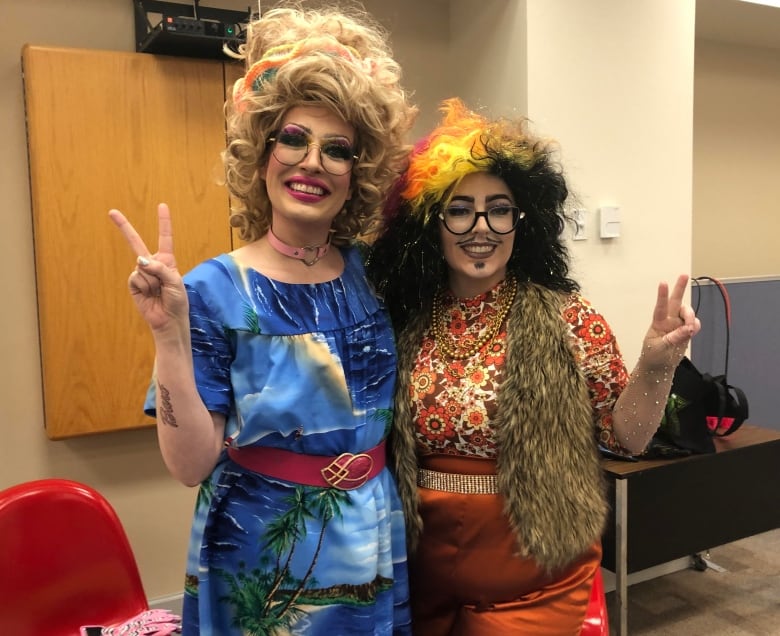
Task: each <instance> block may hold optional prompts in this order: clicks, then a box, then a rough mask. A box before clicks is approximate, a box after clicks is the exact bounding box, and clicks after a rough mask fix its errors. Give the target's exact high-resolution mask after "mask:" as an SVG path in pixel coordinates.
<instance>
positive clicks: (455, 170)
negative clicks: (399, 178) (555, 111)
mask: <svg viewBox="0 0 780 636" xmlns="http://www.w3.org/2000/svg"><path fill="white" fill-rule="evenodd" d="M440 110H441V112H442V113H443V114H444V117H443V118H442V121H441V124H440V125H439V126H438V127H437V128H435V129H434V130H433V132H431V134H430V135H428V137H427V138H425V139H424V140H423V141H421V142H420V144H419V145H418V148H416V149H415V151H414V152H413V153H412V156H411V158H410V161H409V167H408V169H407V171H406V181H405V187H404V190H403V191H402V193H401V196H402V197H403V198H404V199H406V200H407V201H409V203H410V204H411V208H412V210H414V211H415V213H417V214H420V213H422V214H424V215H426V216H427V215H428V214H430V212H431V210H430V207H431V205H432V204H433V203H435V202H438V201H441V200H442V199H444V197H445V196H446V193H447V190H448V189H449V188H450V187H451V186H452V185H453V184H455V183H457V182H459V181H460V180H461V179H462V178H463V177H465V176H466V175H468V174H472V173H474V172H484V171H487V170H489V169H490V168H491V166H492V165H493V164H494V162H495V159H496V158H497V157H502V158H505V159H507V160H508V161H509V162H511V163H514V164H516V165H520V166H524V167H530V166H531V165H533V163H534V162H535V158H536V154H537V153H536V152H535V151H534V147H533V144H530V145H529V143H528V141H529V139H528V137H527V135H526V134H525V132H524V131H523V130H522V127H519V126H518V124H517V123H514V122H511V121H508V120H503V119H498V120H495V121H489V120H488V119H486V118H485V117H483V116H481V115H479V114H477V113H475V112H473V111H471V110H469V109H468V108H467V107H466V105H465V104H464V103H463V102H462V101H461V100H460V99H458V98H457V97H453V98H451V99H447V100H444V101H443V102H442V105H441V108H440ZM486 146H487V147H489V148H490V152H488V151H487V150H486ZM426 222H427V219H426Z"/></svg>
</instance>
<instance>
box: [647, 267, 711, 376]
mask: <svg viewBox="0 0 780 636" xmlns="http://www.w3.org/2000/svg"><path fill="white" fill-rule="evenodd" d="M687 285H688V276H685V275H681V276H679V277H678V278H677V282H676V283H675V285H674V288H673V289H672V293H671V294H669V286H668V285H667V284H666V283H661V284H660V285H658V297H657V299H656V304H655V309H654V310H653V321H652V323H651V325H650V328H649V329H648V330H647V335H646V336H645V342H644V347H643V354H644V357H645V362H646V363H647V364H648V365H650V366H651V367H665V366H667V365H669V364H672V365H677V363H678V362H679V361H680V359H681V358H682V356H683V353H684V351H685V349H686V347H687V346H688V343H689V342H690V341H691V338H693V336H695V335H696V334H697V333H698V332H699V330H700V329H701V323H700V322H699V319H698V318H697V317H696V314H695V313H694V311H693V309H692V308H691V307H690V306H688V305H685V304H683V296H684V294H685V288H686V287H687Z"/></svg>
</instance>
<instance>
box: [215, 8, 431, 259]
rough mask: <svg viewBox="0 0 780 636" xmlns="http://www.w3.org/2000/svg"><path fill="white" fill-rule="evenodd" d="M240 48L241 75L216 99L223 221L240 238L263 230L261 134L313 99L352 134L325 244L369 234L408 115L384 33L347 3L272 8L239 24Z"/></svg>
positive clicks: (393, 174)
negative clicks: (339, 209) (347, 175)
mask: <svg viewBox="0 0 780 636" xmlns="http://www.w3.org/2000/svg"><path fill="white" fill-rule="evenodd" d="M334 50H335V51H340V52H342V53H343V54H336V53H334ZM280 52H281V54H280ZM242 54H243V55H244V58H245V65H246V75H245V76H244V77H242V78H241V79H239V80H238V81H237V82H236V83H235V85H234V86H233V94H232V96H231V97H230V98H229V99H228V100H227V102H226V105H225V111H226V112H225V114H226V121H227V137H228V145H227V148H226V150H225V151H224V152H223V160H224V165H225V179H226V183H227V186H228V189H229V191H230V194H231V195H232V198H233V204H232V209H231V217H230V224H231V225H232V226H233V227H235V228H237V229H238V232H239V236H240V237H241V239H242V240H244V241H254V240H257V239H258V238H260V237H261V236H263V235H264V234H265V233H266V232H267V231H268V228H269V227H270V225H271V202H270V200H269V199H268V194H267V192H266V187H265V182H264V181H263V180H262V179H261V178H260V176H259V168H260V167H261V166H262V165H263V164H264V162H265V161H267V158H268V154H269V145H268V139H269V138H270V137H272V136H273V135H274V133H275V132H276V131H277V129H278V127H279V125H280V123H281V120H282V118H283V117H284V115H285V113H286V112H287V111H288V110H289V109H290V108H293V107H295V106H302V105H309V106H311V105H314V106H324V107H326V108H329V109H330V110H332V111H333V112H334V113H335V114H337V115H338V116H340V117H341V118H342V119H344V121H346V122H348V123H349V124H350V125H352V126H353V127H354V128H355V131H356V139H355V147H356V149H357V155H358V157H359V158H358V160H357V161H356V162H355V165H354V167H353V169H352V191H353V196H352V198H351V199H350V200H348V201H347V202H346V204H345V209H344V213H343V214H339V215H338V216H337V217H336V219H335V220H334V222H333V227H332V229H333V230H334V234H333V236H332V239H331V240H332V243H333V244H335V245H346V244H348V243H350V242H351V241H352V240H354V239H355V237H357V236H358V235H366V234H370V233H371V231H372V230H373V229H374V228H375V227H376V226H377V224H378V223H379V222H380V220H381V210H382V206H383V203H384V200H385V197H386V195H387V192H388V190H389V189H390V187H391V186H392V184H393V182H394V181H395V180H396V179H397V178H398V175H399V173H400V172H401V171H402V170H403V169H404V168H405V159H406V157H407V155H408V151H409V146H408V145H407V144H406V139H405V138H406V135H407V133H408V132H409V129H410V128H411V126H412V123H413V121H414V117H415V115H416V112H417V109H416V108H415V107H413V106H412V105H411V104H410V103H409V101H408V98H407V94H406V92H405V91H404V89H403V88H402V87H401V84H400V80H401V68H400V66H399V65H398V63H397V62H396V61H395V60H394V59H393V57H392V52H391V50H390V47H389V45H388V40H387V34H386V32H385V31H384V30H383V29H382V27H381V26H379V24H378V23H377V22H376V21H375V20H374V19H373V18H371V17H370V16H369V15H368V14H367V13H365V12H364V11H362V10H359V9H356V8H352V9H350V10H345V9H338V8H333V7H330V8H322V9H306V10H304V9H302V8H300V7H299V6H297V5H296V6H288V7H278V8H275V9H272V10H270V11H268V12H266V13H265V14H264V15H263V16H262V17H261V18H260V19H258V20H256V21H254V22H252V23H251V24H250V25H249V27H248V31H247V41H246V44H245V45H244V47H243V49H242Z"/></svg>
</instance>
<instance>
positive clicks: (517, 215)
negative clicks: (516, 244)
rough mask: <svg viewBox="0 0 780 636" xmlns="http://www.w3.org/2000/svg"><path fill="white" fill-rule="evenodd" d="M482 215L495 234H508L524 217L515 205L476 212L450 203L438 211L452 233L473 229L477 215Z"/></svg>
mask: <svg viewBox="0 0 780 636" xmlns="http://www.w3.org/2000/svg"><path fill="white" fill-rule="evenodd" d="M481 216H482V217H484V218H485V221H486V222H487V226H488V228H490V231H491V232H494V233H495V234H509V233H510V232H511V231H512V230H514V229H515V226H516V225H517V223H518V221H519V220H520V219H522V218H524V217H525V212H522V211H521V210H520V208H518V207H517V206H516V205H497V206H495V207H492V208H490V209H489V210H483V211H482V212H477V211H476V210H472V209H471V208H467V207H464V206H461V205H451V206H449V207H447V208H444V209H443V210H442V211H441V212H439V218H440V219H441V221H442V223H444V227H446V228H447V230H448V231H449V232H451V233H452V234H467V233H469V232H471V230H473V229H474V226H475V225H476V224H477V221H478V220H479V217H481Z"/></svg>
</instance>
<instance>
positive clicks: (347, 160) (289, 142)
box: [268, 124, 358, 176]
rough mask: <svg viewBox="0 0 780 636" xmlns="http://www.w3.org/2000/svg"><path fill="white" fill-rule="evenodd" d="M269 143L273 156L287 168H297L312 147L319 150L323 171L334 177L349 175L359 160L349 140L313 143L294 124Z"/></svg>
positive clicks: (269, 140)
mask: <svg viewBox="0 0 780 636" xmlns="http://www.w3.org/2000/svg"><path fill="white" fill-rule="evenodd" d="M268 143H273V149H272V150H271V152H272V153H273V156H274V157H276V160H277V161H278V162H279V163H282V164H284V165H285V166H297V165H298V164H299V163H300V162H301V161H303V160H304V159H305V158H306V156H307V155H308V154H309V151H310V150H311V149H312V147H314V148H317V149H318V150H319V152H320V164H321V165H322V169H323V170H325V172H328V173H330V174H332V175H334V176H341V175H344V174H347V173H348V172H349V171H350V170H352V166H353V165H354V164H355V160H357V158H358V157H357V155H356V154H355V150H354V149H353V148H352V145H351V144H350V143H349V141H348V140H347V139H340V138H337V139H328V140H325V141H323V142H321V143H317V142H315V141H312V138H311V135H309V133H308V131H306V130H304V129H303V128H301V127H300V126H296V125H294V124H287V125H286V126H285V127H284V128H282V130H280V131H279V132H278V133H277V134H276V135H275V136H274V137H269V139H268Z"/></svg>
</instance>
